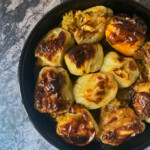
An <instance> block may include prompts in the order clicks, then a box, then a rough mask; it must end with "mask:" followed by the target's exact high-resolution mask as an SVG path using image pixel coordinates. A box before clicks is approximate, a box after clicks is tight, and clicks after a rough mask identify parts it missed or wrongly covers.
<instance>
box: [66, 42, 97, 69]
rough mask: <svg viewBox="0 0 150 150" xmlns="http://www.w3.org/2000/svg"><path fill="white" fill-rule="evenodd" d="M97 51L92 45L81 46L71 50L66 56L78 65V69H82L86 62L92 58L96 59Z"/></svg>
mask: <svg viewBox="0 0 150 150" xmlns="http://www.w3.org/2000/svg"><path fill="white" fill-rule="evenodd" d="M95 53H96V51H95V49H94V45H92V44H81V45H76V46H74V47H73V48H71V49H70V50H69V51H68V52H67V53H66V55H68V57H69V58H70V60H71V61H73V62H74V63H75V64H76V67H77V68H80V67H81V66H82V65H83V64H84V63H85V61H88V60H90V59H91V58H93V57H95Z"/></svg>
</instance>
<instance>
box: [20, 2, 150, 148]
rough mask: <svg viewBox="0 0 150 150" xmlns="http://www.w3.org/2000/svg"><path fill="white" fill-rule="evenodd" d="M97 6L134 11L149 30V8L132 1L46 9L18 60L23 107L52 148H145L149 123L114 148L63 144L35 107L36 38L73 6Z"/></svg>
mask: <svg viewBox="0 0 150 150" xmlns="http://www.w3.org/2000/svg"><path fill="white" fill-rule="evenodd" d="M96 5H104V6H106V7H110V8H112V9H113V11H114V13H115V14H117V13H127V14H129V15H133V14H136V15H138V16H139V17H141V18H143V20H145V22H146V24H147V26H148V32H147V34H149V33H150V30H149V28H150V11H149V10H148V9H146V8H144V7H143V6H141V5H140V4H138V3H135V2H133V1H131V0H69V1H67V2H64V3H62V4H60V5H59V6H57V7H55V8H54V9H52V10H51V11H49V12H48V13H47V14H46V15H45V16H44V17H43V18H42V19H41V20H40V21H39V22H38V24H37V25H36V26H35V27H34V29H33V30H32V32H31V33H30V35H29V37H28V39H27V41H26V43H25V45H24V48H23V50H22V53H21V57H20V62H19V71H18V77H19V85H20V92H21V96H22V103H23V105H24V107H25V110H26V112H27V114H28V116H29V118H30V120H31V122H32V123H33V125H34V127H35V128H36V129H37V130H38V132H39V133H40V134H41V135H42V136H43V137H44V138H45V139H46V140H47V141H48V142H49V143H51V144H53V145H54V146H55V147H57V148H59V149H63V150H92V149H93V150H134V149H144V148H145V147H147V146H149V145H150V125H149V124H146V126H147V127H146V130H145V131H144V133H142V134H141V135H138V136H136V137H134V138H132V139H131V140H130V141H128V142H126V143H124V144H121V145H120V146H117V147H112V146H109V145H106V144H103V143H100V142H92V143H91V144H89V145H87V146H84V147H78V146H73V145H71V144H68V143H66V142H65V141H64V140H63V139H62V138H61V137H59V136H58V135H57V134H56V127H55V124H54V122H53V121H52V120H50V119H48V118H47V117H46V116H45V115H44V114H41V113H39V112H38V111H36V110H35V109H34V87H35V78H34V63H35V57H34V50H35V46H36V45H37V43H38V42H39V40H40V39H41V38H42V37H43V36H44V35H45V34H46V33H47V32H48V31H49V30H50V29H52V28H54V27H56V26H57V25H58V24H59V23H60V22H61V19H62V16H63V15H64V13H65V12H68V11H69V10H76V9H81V10H82V9H86V8H89V7H92V6H96Z"/></svg>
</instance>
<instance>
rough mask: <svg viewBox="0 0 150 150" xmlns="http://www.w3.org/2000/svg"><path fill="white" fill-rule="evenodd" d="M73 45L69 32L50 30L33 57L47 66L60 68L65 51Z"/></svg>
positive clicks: (59, 29)
mask: <svg viewBox="0 0 150 150" xmlns="http://www.w3.org/2000/svg"><path fill="white" fill-rule="evenodd" d="M73 45H74V38H72V35H71V33H70V32H68V31H66V30H64V29H62V28H54V29H52V30H50V31H49V32H48V33H47V34H46V35H45V36H44V38H43V39H42V40H41V41H40V42H39V44H38V45H37V47H36V50H35V56H36V57H38V58H39V59H41V60H42V61H43V64H45V65H49V66H62V65H63V64H62V61H63V58H64V54H65V52H66V50H68V49H69V48H70V47H71V46H73Z"/></svg>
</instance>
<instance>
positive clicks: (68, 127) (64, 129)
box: [56, 105, 99, 146]
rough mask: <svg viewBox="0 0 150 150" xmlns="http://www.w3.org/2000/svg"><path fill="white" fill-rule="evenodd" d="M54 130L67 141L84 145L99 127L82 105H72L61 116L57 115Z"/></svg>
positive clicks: (91, 138)
mask: <svg viewBox="0 0 150 150" xmlns="http://www.w3.org/2000/svg"><path fill="white" fill-rule="evenodd" d="M56 120H57V122H58V124H57V128H56V132H57V134H58V135H60V136H61V137H62V138H64V140H65V141H66V142H67V143H70V144H74V145H78V146H84V145H86V144H89V143H90V142H92V141H93V140H94V139H95V138H96V137H97V135H98V132H99V129H98V125H97V123H96V122H95V120H94V118H93V117H92V115H91V114H90V112H89V111H88V110H87V109H86V108H84V107H83V106H82V105H74V106H72V107H71V108H70V110H69V112H67V113H66V114H65V115H63V116H59V117H57V119H56Z"/></svg>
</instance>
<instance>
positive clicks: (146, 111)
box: [132, 92, 150, 119]
mask: <svg viewBox="0 0 150 150" xmlns="http://www.w3.org/2000/svg"><path fill="white" fill-rule="evenodd" d="M132 105H133V108H134V110H135V112H136V114H137V115H138V116H139V117H140V118H141V119H145V118H147V117H150V93H144V92H141V93H136V94H135V96H134V99H133V101H132Z"/></svg>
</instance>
